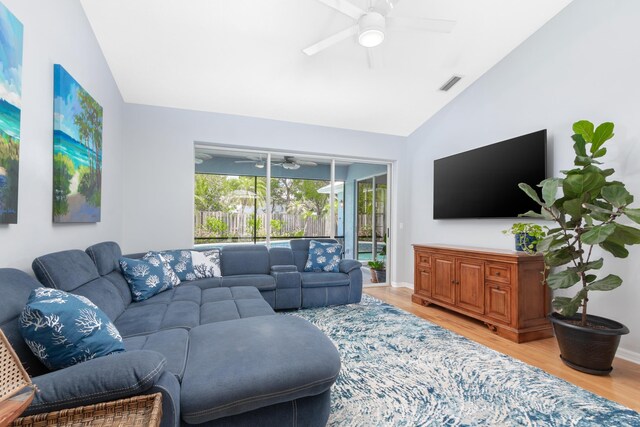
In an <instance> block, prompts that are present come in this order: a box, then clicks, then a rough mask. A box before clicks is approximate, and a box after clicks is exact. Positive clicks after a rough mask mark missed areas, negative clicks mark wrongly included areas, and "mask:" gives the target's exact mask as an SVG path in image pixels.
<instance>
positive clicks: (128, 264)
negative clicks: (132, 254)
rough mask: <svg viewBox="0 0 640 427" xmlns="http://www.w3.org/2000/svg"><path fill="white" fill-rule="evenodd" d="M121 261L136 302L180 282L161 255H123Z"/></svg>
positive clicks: (121, 267)
mask: <svg viewBox="0 0 640 427" xmlns="http://www.w3.org/2000/svg"><path fill="white" fill-rule="evenodd" d="M119 263H120V269H121V270H122V274H123V275H124V278H125V280H126V281H127V283H128V284H129V288H130V289H131V297H132V298H133V300H134V301H136V302H138V301H144V300H146V299H149V298H151V297H152V296H154V295H157V294H159V293H160V292H164V291H166V290H167V289H172V288H173V287H174V286H175V284H176V283H180V279H178V277H177V276H176V275H175V273H174V272H173V270H171V267H170V266H169V263H168V262H167V261H165V260H164V259H163V258H162V257H161V256H159V255H150V254H147V255H145V257H144V258H143V259H133V258H125V257H122V258H120V260H119Z"/></svg>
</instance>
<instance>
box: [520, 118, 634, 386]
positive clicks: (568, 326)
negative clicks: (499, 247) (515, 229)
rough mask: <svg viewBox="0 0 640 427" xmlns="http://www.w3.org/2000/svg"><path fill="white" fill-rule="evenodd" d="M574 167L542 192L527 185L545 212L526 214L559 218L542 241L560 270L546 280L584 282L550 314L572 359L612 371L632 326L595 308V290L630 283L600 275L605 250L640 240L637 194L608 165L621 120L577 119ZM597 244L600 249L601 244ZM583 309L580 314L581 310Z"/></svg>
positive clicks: (590, 369) (565, 284) (553, 284)
mask: <svg viewBox="0 0 640 427" xmlns="http://www.w3.org/2000/svg"><path fill="white" fill-rule="evenodd" d="M573 131H574V132H575V134H574V135H573V137H572V138H573V141H574V145H573V149H574V151H575V153H576V157H575V160H574V167H573V168H572V169H571V170H568V171H563V172H562V174H563V175H564V177H563V178H549V179H545V180H544V181H542V182H541V183H540V184H539V187H541V188H542V198H540V197H539V196H538V193H537V192H536V191H535V190H534V189H533V188H531V187H530V186H529V185H527V184H520V185H519V186H520V188H521V189H522V190H523V191H524V192H525V193H527V194H528V195H529V197H531V198H532V199H533V200H534V201H536V203H538V204H539V205H540V207H541V213H536V212H532V211H530V212H527V213H526V214H525V215H524V216H529V217H535V218H545V219H549V220H553V221H555V223H556V228H553V229H551V230H549V233H548V235H547V237H545V238H544V239H542V240H541V241H540V242H538V247H537V249H538V252H539V253H543V254H544V261H545V265H546V267H547V268H548V269H554V270H553V271H552V272H551V274H549V275H548V277H547V278H546V283H547V285H548V286H549V287H550V288H551V289H553V290H559V289H566V288H570V287H572V286H574V285H577V286H578V288H579V289H578V292H577V293H576V294H575V296H573V297H568V296H555V297H554V298H553V302H552V305H553V309H554V312H553V313H551V314H550V315H549V318H550V320H551V322H552V323H553V327H554V331H555V334H556V338H557V340H558V344H559V347H560V353H561V355H560V357H561V358H562V360H563V361H564V363H565V364H567V365H569V366H571V367H572V368H574V369H577V370H579V371H582V372H587V373H590V374H597V375H605V374H607V373H609V372H610V371H611V369H612V368H611V362H612V361H613V358H614V356H615V353H616V350H617V348H618V344H619V342H620V336H621V335H624V334H627V333H629V329H628V328H627V327H626V326H624V325H622V324H621V323H618V322H616V321H613V320H609V319H606V318H603V317H598V316H593V315H590V314H587V305H588V302H589V293H590V292H591V291H610V290H613V289H615V288H617V287H618V286H620V285H621V284H622V279H621V278H620V277H618V276H617V275H615V274H608V275H606V276H605V275H604V274H603V273H600V274H599V270H601V269H602V267H603V265H604V257H601V256H600V254H601V253H603V251H604V252H608V253H609V254H611V255H613V256H614V257H616V258H626V257H627V256H628V255H629V252H628V250H627V249H626V246H629V245H635V244H638V243H640V230H639V229H638V228H636V227H632V226H630V225H625V224H621V220H625V221H627V222H629V221H628V220H630V221H633V222H635V223H640V209H632V208H630V207H629V205H630V204H631V203H632V202H633V196H632V195H631V194H629V192H628V191H627V190H626V188H625V185H624V184H623V183H622V182H620V181H616V180H614V179H612V178H611V176H612V175H613V174H614V173H615V171H614V170H613V169H604V168H602V167H601V164H602V163H601V161H600V160H599V159H601V158H602V157H603V156H604V155H605V154H606V153H607V148H606V147H604V144H605V142H607V141H608V140H609V139H611V138H612V137H613V123H603V124H601V125H600V126H598V127H597V128H595V129H594V125H593V124H592V123H591V122H588V121H586V120H583V121H579V122H577V123H574V125H573ZM594 249H595V250H594ZM579 311H580V312H579Z"/></svg>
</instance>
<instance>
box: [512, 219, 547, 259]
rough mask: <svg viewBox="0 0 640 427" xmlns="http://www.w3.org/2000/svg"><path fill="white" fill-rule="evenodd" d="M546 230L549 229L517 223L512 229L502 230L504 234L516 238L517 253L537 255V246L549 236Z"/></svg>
mask: <svg viewBox="0 0 640 427" xmlns="http://www.w3.org/2000/svg"><path fill="white" fill-rule="evenodd" d="M546 230H548V228H547V227H543V226H541V225H538V224H531V223H528V222H516V223H515V224H513V225H512V226H511V228H510V229H507V230H502V233H503V234H510V235H513V236H515V242H516V251H524V252H526V253H528V254H535V253H536V245H537V244H538V242H539V241H540V240H542V239H543V238H544V237H545V236H546V235H547V232H546Z"/></svg>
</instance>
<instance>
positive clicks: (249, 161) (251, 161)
mask: <svg viewBox="0 0 640 427" xmlns="http://www.w3.org/2000/svg"><path fill="white" fill-rule="evenodd" d="M256 162H257V160H235V161H234V162H233V163H256Z"/></svg>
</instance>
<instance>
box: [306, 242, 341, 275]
mask: <svg viewBox="0 0 640 427" xmlns="http://www.w3.org/2000/svg"><path fill="white" fill-rule="evenodd" d="M341 256H342V245H341V244H340V243H325V242H318V241H317V240H312V241H311V242H309V257H308V258H307V263H306V264H305V266H304V271H315V272H320V271H325V272H332V273H338V272H339V271H340V260H341V259H342V258H341Z"/></svg>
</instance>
